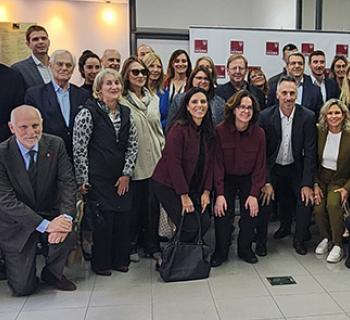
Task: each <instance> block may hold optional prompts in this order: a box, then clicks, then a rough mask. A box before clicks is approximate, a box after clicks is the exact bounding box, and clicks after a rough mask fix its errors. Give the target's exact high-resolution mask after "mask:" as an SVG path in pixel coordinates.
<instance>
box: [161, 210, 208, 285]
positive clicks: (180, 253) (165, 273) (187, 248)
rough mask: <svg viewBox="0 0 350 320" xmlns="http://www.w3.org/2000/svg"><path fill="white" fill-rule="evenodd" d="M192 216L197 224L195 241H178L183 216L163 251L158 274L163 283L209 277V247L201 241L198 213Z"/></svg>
mask: <svg viewBox="0 0 350 320" xmlns="http://www.w3.org/2000/svg"><path fill="white" fill-rule="evenodd" d="M194 214H195V215H196V217H197V222H198V237H197V241H196V242H194V243H187V242H181V241H180V236H181V232H182V226H183V222H184V219H185V215H183V216H182V217H181V221H180V225H179V228H178V230H177V233H176V235H175V237H173V239H172V240H170V241H169V242H168V244H167V245H166V247H165V248H164V249H163V252H162V263H161V265H160V266H159V272H160V276H161V278H162V279H163V280H164V281H165V282H173V281H187V280H198V279H206V278H208V277H209V273H210V256H209V247H208V246H207V245H206V244H204V243H203V240H202V230H201V223H200V218H199V213H198V212H197V211H196V212H195V213H194Z"/></svg>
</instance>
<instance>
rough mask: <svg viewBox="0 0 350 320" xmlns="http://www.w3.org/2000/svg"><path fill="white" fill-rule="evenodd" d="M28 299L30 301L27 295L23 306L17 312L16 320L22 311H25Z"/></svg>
mask: <svg viewBox="0 0 350 320" xmlns="http://www.w3.org/2000/svg"><path fill="white" fill-rule="evenodd" d="M27 301H28V297H27V298H26V300H25V301H24V302H23V304H22V307H21V308H20V309H19V311H18V313H17V315H16V318H15V320H17V319H18V318H19V316H20V315H21V312H22V311H23V308H24V306H25V304H26V303H27Z"/></svg>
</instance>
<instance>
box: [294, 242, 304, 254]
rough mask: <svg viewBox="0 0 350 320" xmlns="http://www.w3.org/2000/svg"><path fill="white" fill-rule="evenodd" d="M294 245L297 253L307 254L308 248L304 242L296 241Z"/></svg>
mask: <svg viewBox="0 0 350 320" xmlns="http://www.w3.org/2000/svg"><path fill="white" fill-rule="evenodd" d="M293 247H294V249H295V251H296V253H297V254H301V255H305V254H307V249H306V247H305V245H304V243H302V242H299V241H294V243H293Z"/></svg>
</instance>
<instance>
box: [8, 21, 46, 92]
mask: <svg viewBox="0 0 350 320" xmlns="http://www.w3.org/2000/svg"><path fill="white" fill-rule="evenodd" d="M26 45H27V46H28V47H29V49H30V50H31V51H32V54H31V56H30V57H28V58H27V59H24V60H22V61H19V62H16V63H15V64H13V65H12V68H13V69H15V70H17V71H18V72H19V73H20V74H21V75H22V77H23V79H24V83H25V86H26V89H27V88H30V87H34V86H38V85H41V84H45V83H49V82H50V80H51V76H50V71H49V68H48V65H49V55H48V51H49V46H50V40H49V36H48V34H47V31H46V29H45V28H44V27H42V26H38V25H33V26H30V27H29V28H28V29H27V31H26Z"/></svg>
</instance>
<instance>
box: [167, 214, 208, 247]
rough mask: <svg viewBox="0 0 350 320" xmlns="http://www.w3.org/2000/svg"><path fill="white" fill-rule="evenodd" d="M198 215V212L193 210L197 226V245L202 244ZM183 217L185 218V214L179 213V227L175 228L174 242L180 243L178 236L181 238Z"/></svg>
mask: <svg viewBox="0 0 350 320" xmlns="http://www.w3.org/2000/svg"><path fill="white" fill-rule="evenodd" d="M199 214H200V213H199V212H198V210H195V212H194V215H195V216H196V221H197V224H198V235H197V244H203V239H202V225H201V220H200V217H199ZM185 216H186V215H185V213H181V219H180V224H179V227H178V228H177V232H176V235H175V238H174V240H175V241H176V242H180V236H181V232H182V227H183V224H184V220H185Z"/></svg>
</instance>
